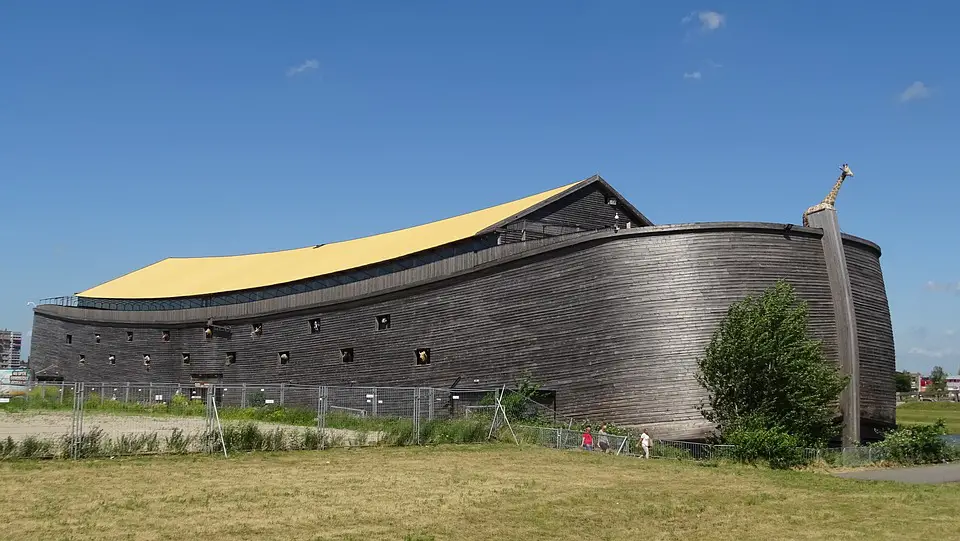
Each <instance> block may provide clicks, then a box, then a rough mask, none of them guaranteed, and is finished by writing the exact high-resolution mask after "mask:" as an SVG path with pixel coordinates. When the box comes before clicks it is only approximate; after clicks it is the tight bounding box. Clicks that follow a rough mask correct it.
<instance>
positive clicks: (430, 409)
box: [427, 387, 437, 421]
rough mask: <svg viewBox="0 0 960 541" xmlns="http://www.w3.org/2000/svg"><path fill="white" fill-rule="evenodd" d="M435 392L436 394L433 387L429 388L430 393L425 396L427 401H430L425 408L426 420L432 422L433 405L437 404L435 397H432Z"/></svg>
mask: <svg viewBox="0 0 960 541" xmlns="http://www.w3.org/2000/svg"><path fill="white" fill-rule="evenodd" d="M436 392H437V391H436V389H434V388H433V387H430V392H429V393H428V394H427V399H428V400H430V404H429V405H428V406H427V420H428V421H432V420H433V406H434V404H436V402H437V399H436V396H434V395H435V394H436Z"/></svg>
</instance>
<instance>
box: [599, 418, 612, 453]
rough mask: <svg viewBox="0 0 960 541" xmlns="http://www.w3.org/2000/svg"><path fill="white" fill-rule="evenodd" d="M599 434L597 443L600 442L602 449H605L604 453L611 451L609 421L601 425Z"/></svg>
mask: <svg viewBox="0 0 960 541" xmlns="http://www.w3.org/2000/svg"><path fill="white" fill-rule="evenodd" d="M598 435H599V436H600V437H599V438H598V441H597V443H599V444H600V450H601V451H603V452H604V453H609V452H610V439H609V438H608V437H607V423H603V424H602V425H600V433H599V434H598Z"/></svg>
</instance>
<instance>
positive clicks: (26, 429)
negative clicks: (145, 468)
mask: <svg viewBox="0 0 960 541" xmlns="http://www.w3.org/2000/svg"><path fill="white" fill-rule="evenodd" d="M236 422H238V421H223V423H222V424H224V425H226V424H232V423H236ZM252 422H255V423H256V424H257V425H259V427H260V429H261V430H273V429H275V428H282V429H284V430H285V431H291V430H305V429H308V428H309V427H304V426H294V425H284V424H277V423H267V422H263V421H252ZM72 425H73V413H72V412H69V411H37V412H22V413H21V412H18V413H9V412H0V439H6V438H7V437H8V436H10V437H12V438H13V439H14V440H20V439H23V438H26V437H29V436H36V437H41V438H54V437H58V436H64V435H67V434H70V429H71V426H72ZM95 427H96V428H99V429H100V430H102V431H103V433H104V435H105V436H107V437H109V438H115V437H118V436H120V435H121V434H143V433H147V434H152V433H157V434H159V437H161V438H166V437H167V436H169V435H170V434H172V433H173V431H174V430H175V429H178V428H179V429H180V430H181V431H183V433H184V434H185V435H191V434H199V433H201V432H203V430H204V428H205V427H206V420H205V419H204V418H203V417H152V416H144V415H112V414H104V413H92V412H87V413H84V416H83V430H84V431H85V432H86V431H89V430H92V429H93V428H95ZM327 434H329V435H330V437H332V438H339V439H341V440H344V441H354V440H355V439H356V438H357V436H358V435H359V433H358V432H356V431H353V430H344V429H337V428H328V429H327ZM379 437H380V434H379V433H369V434H368V436H367V441H366V443H365V444H366V445H370V444H374V443H376V442H377V441H378V439H379Z"/></svg>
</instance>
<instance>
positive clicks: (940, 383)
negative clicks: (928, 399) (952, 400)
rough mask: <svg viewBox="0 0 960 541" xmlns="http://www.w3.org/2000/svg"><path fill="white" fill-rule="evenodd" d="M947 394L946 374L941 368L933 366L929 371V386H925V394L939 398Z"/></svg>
mask: <svg viewBox="0 0 960 541" xmlns="http://www.w3.org/2000/svg"><path fill="white" fill-rule="evenodd" d="M946 392H947V373H946V372H944V371H943V367H942V366H934V367H933V370H931V371H930V385H928V386H927V393H929V394H932V395H933V396H935V397H937V398H940V397H941V396H943V395H944V394H946Z"/></svg>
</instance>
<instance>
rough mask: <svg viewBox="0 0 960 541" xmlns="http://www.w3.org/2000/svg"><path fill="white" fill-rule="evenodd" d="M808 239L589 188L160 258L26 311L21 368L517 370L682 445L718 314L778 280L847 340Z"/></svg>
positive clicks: (866, 319) (316, 380)
mask: <svg viewBox="0 0 960 541" xmlns="http://www.w3.org/2000/svg"><path fill="white" fill-rule="evenodd" d="M824 239H825V234H824V229H821V228H814V227H802V226H793V225H784V224H772V223H747V222H724V223H696V224H680V225H659V226H657V225H653V224H652V223H651V222H650V221H649V220H648V219H647V218H646V217H645V216H644V215H643V214H641V213H640V212H639V211H638V210H637V209H636V208H634V207H633V205H631V204H630V203H629V202H628V201H626V200H625V199H624V198H623V196H622V195H620V194H619V193H618V192H617V191H616V190H614V189H613V188H612V187H611V186H610V185H609V184H608V183H607V182H606V181H604V180H603V179H602V178H600V177H599V176H594V177H591V178H589V179H586V180H583V181H580V182H576V183H574V184H570V185H567V186H562V187H560V188H556V189H553V190H550V191H547V192H544V193H540V194H537V195H533V196H530V197H526V198H524V199H520V200H517V201H513V202H510V203H506V204H503V205H499V206H496V207H491V208H487V209H484V210H480V211H476V212H473V213H469V214H465V215H461V216H456V217H453V218H448V219H445V220H441V221H438V222H434V223H429V224H426V225H421V226H417V227H412V228H409V229H403V230H399V231H393V232H390V233H384V234H381V235H375V236H372V237H366V238H361V239H356V240H350V241H344V242H336V243H329V244H322V245H317V246H311V247H307V248H300V249H294V250H287V251H281V252H274V253H261V254H251V255H239V256H227V257H202V258H170V259H165V260H163V261H160V262H158V263H155V264H153V265H150V266H147V267H145V268H142V269H140V270H137V271H134V272H132V273H130V274H126V275H124V276H121V277H120V278H117V279H115V280H112V281H109V282H106V283H104V284H102V285H99V286H97V287H94V288H92V289H89V290H87V291H83V292H81V293H78V294H77V295H76V296H75V297H66V298H58V299H51V300H48V301H45V302H43V303H41V304H40V305H39V306H38V307H37V308H36V309H35V312H34V326H33V344H32V346H33V349H32V354H31V358H30V365H31V368H32V369H33V370H34V372H35V373H36V374H38V378H40V379H50V378H58V379H59V378H62V379H65V380H66V381H87V382H99V381H110V382H118V381H120V382H122V381H135V382H146V381H154V382H180V383H185V384H190V383H191V382H192V381H194V380H195V379H196V378H205V379H206V378H209V377H211V376H213V377H214V378H216V379H217V380H219V381H221V382H223V383H225V384H232V383H241V382H252V383H281V382H284V383H296V384H309V385H331V386H333V385H358V386H362V385H369V386H372V385H377V386H436V387H448V386H449V385H450V384H451V383H452V382H453V381H454V380H456V379H457V378H460V381H461V382H463V383H462V384H461V386H462V387H465V388H470V387H478V388H484V389H489V388H493V387H496V386H499V385H501V384H508V385H509V384H512V383H513V382H514V381H515V378H516V377H518V376H520V375H521V374H523V373H525V372H529V373H530V374H532V375H533V376H534V377H535V379H537V380H538V381H540V382H542V383H543V384H544V385H545V387H547V388H550V389H553V390H555V391H556V393H557V403H558V407H559V409H560V412H561V413H563V414H567V415H572V416H576V417H578V418H583V417H588V418H590V419H604V420H607V421H612V422H615V423H617V424H618V425H626V426H642V427H645V428H647V429H649V430H651V432H653V433H655V434H656V437H660V438H696V437H700V436H702V435H704V434H705V432H707V431H709V430H710V429H711V427H710V426H709V425H708V424H707V423H705V422H704V420H703V419H702V417H701V415H700V413H699V412H698V411H697V409H696V406H697V405H698V404H700V402H701V400H702V399H703V398H704V396H705V394H704V392H703V390H702V389H701V388H700V387H699V385H698V384H697V382H696V380H695V373H696V369H697V368H696V358H697V357H698V356H699V355H701V354H702V352H703V350H704V347H705V346H706V344H707V343H708V341H709V339H710V336H711V334H712V333H713V331H714V329H715V328H716V326H717V324H718V322H719V321H720V320H721V318H722V317H723V316H724V314H725V313H726V310H727V308H728V307H729V306H730V304H731V303H732V302H734V301H737V300H739V299H741V298H742V297H744V296H745V295H748V294H755V293H759V292H760V291H762V290H763V289H764V288H766V287H768V286H770V285H772V284H773V283H774V282H775V281H776V280H777V279H780V278H783V279H786V280H787V281H789V282H790V283H791V284H793V285H794V287H795V288H796V290H797V292H798V294H799V295H800V296H801V297H802V298H804V299H805V300H807V301H808V302H809V306H810V310H811V325H812V332H813V333H814V334H815V335H816V336H817V337H818V338H821V339H822V340H823V341H824V348H825V352H826V355H827V357H828V358H830V359H838V355H839V354H838V349H839V346H838V342H842V340H840V339H839V337H840V336H842V335H843V333H844V332H845V330H849V329H847V327H845V326H844V325H838V318H837V317H836V316H835V314H836V313H840V312H839V311H838V310H840V308H838V307H839V306H840V305H839V304H837V303H836V302H835V300H836V297H837V295H836V291H835V288H834V289H832V285H831V284H832V283H831V280H832V276H833V274H831V272H833V271H831V269H830V265H831V264H832V263H831V261H833V259H834V258H831V257H828V256H829V253H826V252H828V250H825V246H826V241H825V240H824ZM840 244H841V243H840V242H838V243H837V245H838V246H839V245H840ZM842 253H843V256H844V257H845V263H844V265H845V267H846V271H847V273H848V276H849V288H848V289H849V293H850V296H851V298H852V303H850V304H852V306H853V312H854V313H855V317H856V326H855V328H854V330H853V332H854V334H855V338H854V340H855V344H854V346H856V347H857V348H858V355H859V359H858V363H859V364H858V369H859V374H858V384H857V390H858V391H859V406H858V409H859V411H860V416H859V418H860V421H861V424H862V425H863V426H864V427H865V429H866V428H868V427H869V430H865V431H864V437H870V434H871V433H873V430H874V429H876V428H880V427H888V426H891V425H892V424H893V423H894V413H895V412H894V407H895V404H894V396H895V395H894V387H893V385H894V383H893V377H892V375H893V372H894V370H895V368H894V366H895V359H894V347H893V333H892V329H891V322H890V313H889V308H888V304H887V297H886V292H885V289H884V282H883V275H882V273H881V268H880V249H879V247H878V246H876V245H875V244H873V243H871V242H869V241H866V240H863V239H860V238H857V237H852V236H848V235H843V236H842ZM841 260H843V258H841ZM832 291H833V293H832ZM147 359H149V360H147Z"/></svg>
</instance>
